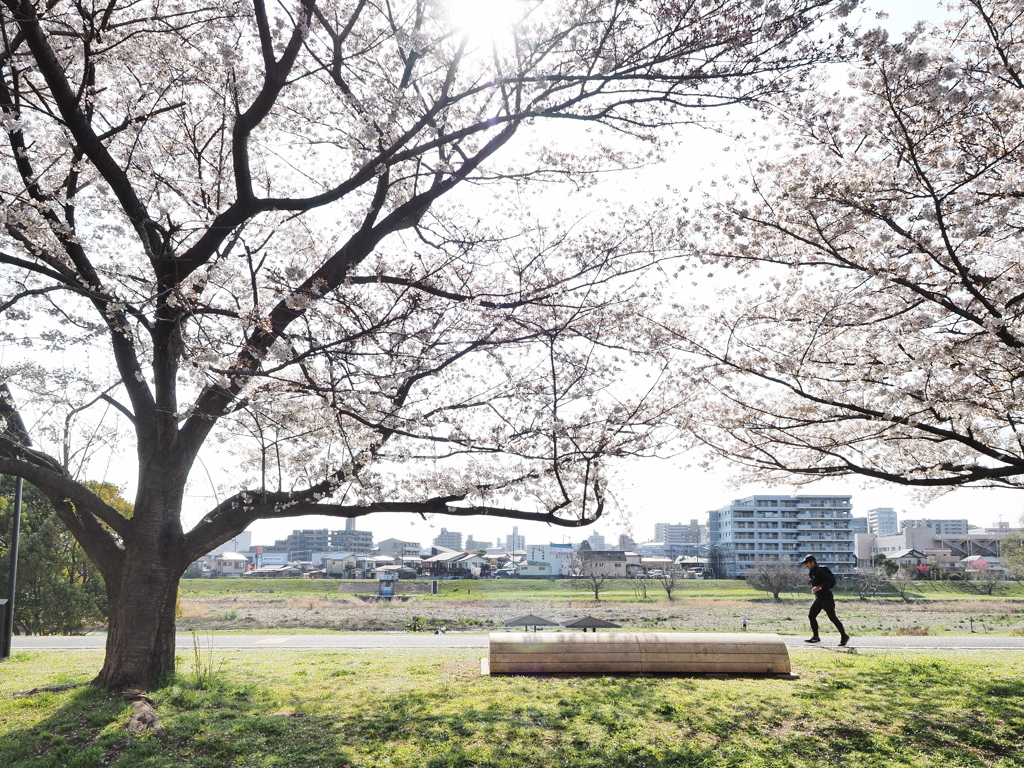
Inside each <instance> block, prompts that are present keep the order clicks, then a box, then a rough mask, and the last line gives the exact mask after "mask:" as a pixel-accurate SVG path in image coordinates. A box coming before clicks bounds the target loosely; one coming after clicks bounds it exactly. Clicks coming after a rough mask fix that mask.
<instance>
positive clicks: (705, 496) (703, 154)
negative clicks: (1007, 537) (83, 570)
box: [195, 0, 1024, 545]
mask: <svg viewBox="0 0 1024 768" xmlns="http://www.w3.org/2000/svg"><path fill="white" fill-rule="evenodd" d="M873 5H874V7H876V8H877V7H879V6H882V7H886V11H887V13H888V15H889V18H888V19H885V20H883V21H881V22H877V23H882V24H884V25H885V26H886V27H888V28H889V29H890V31H891V32H892V33H893V34H894V35H896V34H899V33H901V32H903V31H905V30H907V29H909V28H910V27H912V26H913V24H914V23H915V22H917V21H918V20H921V19H928V20H933V21H934V20H938V19H941V18H942V15H943V12H942V10H941V8H940V3H939V2H937V0H901V2H899V3H892V2H885V3H881V2H875V3H873ZM869 23H876V22H869ZM694 130H695V131H696V130H697V129H694ZM687 144H688V146H690V147H692V148H693V149H696V148H697V147H698V146H699V151H689V152H687V153H686V154H687V155H688V156H689V158H697V157H700V158H704V162H703V163H700V164H699V165H698V164H697V163H689V164H688V165H687V171H688V173H689V174H691V175H692V178H693V179H699V178H707V179H710V178H711V177H713V175H714V174H713V171H711V168H712V167H713V166H715V165H716V163H723V164H729V165H731V164H732V162H733V160H732V159H727V158H725V157H723V156H722V155H721V154H720V151H721V144H720V143H719V142H717V141H716V140H715V139H714V138H712V137H709V136H707V135H706V134H695V135H694V136H693V140H692V144H691V143H690V142H689V141H688V142H687ZM671 166H672V169H671V170H669V169H667V168H666V169H665V170H664V171H663V172H662V174H661V176H662V179H663V182H662V183H663V184H664V186H666V187H667V186H668V185H669V181H671V182H672V183H673V184H675V185H676V186H677V187H678V186H683V184H681V180H680V178H679V176H678V172H679V168H680V166H681V163H680V162H679V158H675V159H674V162H672V163H671ZM652 175H655V176H656V175H657V172H656V171H655V172H653V173H646V174H645V177H646V178H647V179H648V180H649V178H650V177H651V176H652ZM691 461H694V463H695V459H693V458H691V457H681V458H675V459H650V460H644V461H634V462H630V463H624V464H623V465H622V466H621V467H619V468H618V469H617V471H616V472H615V480H616V482H615V483H614V487H613V488H612V492H613V493H614V495H615V497H616V499H617V501H618V502H619V505H620V506H621V507H622V512H621V513H616V514H614V515H613V516H611V517H607V518H605V519H604V520H602V521H600V522H598V523H597V524H596V525H594V526H592V527H590V528H585V529H566V528H557V527H554V526H547V525H542V524H539V523H530V524H527V523H519V522H517V521H512V520H507V521H498V520H495V519H493V518H492V519H483V518H445V517H436V518H434V519H432V520H430V521H423V520H420V519H419V518H413V517H412V516H409V515H371V516H369V517H366V518H361V519H360V520H359V521H358V522H357V527H358V528H359V529H360V530H371V531H373V533H374V537H375V540H378V541H379V540H382V539H385V538H390V537H395V538H401V539H405V540H411V541H418V542H420V543H421V544H424V545H427V544H429V543H430V542H431V540H432V539H433V538H434V537H435V536H436V535H437V534H439V533H440V530H441V528H442V527H444V528H447V529H449V530H455V531H459V532H461V533H463V534H464V535H469V534H472V535H473V537H474V538H476V539H478V540H484V541H497V540H499V539H500V538H502V537H504V536H506V535H509V534H511V533H512V528H513V526H517V527H518V529H519V533H520V534H524V535H525V536H526V538H527V542H528V543H535V544H540V543H547V542H562V541H579V540H580V539H582V538H586V537H587V536H589V535H590V534H591V533H592V532H595V531H596V532H598V533H601V534H603V535H605V537H606V538H607V539H608V540H609V543H611V542H614V541H615V540H616V539H617V537H618V535H619V534H620V533H623V532H626V533H629V534H630V535H632V536H633V538H635V539H636V540H637V541H647V540H651V539H653V538H654V525H655V523H658V522H668V523H679V522H682V523H687V522H689V521H690V520H693V519H696V520H698V521H700V522H702V523H704V522H706V521H707V512H708V510H711V509H717V508H719V507H721V506H723V505H725V504H728V503H729V502H730V501H731V500H732V499H736V498H741V497H743V496H748V495H753V494H758V493H803V494H814V493H817V494H850V495H852V496H853V505H854V514H855V515H859V516H864V515H866V514H867V510H869V509H872V508H874V507H893V508H895V509H896V510H897V513H898V515H899V517H900V518H904V517H908V518H922V517H930V518H966V519H968V520H969V521H970V522H971V523H972V524H975V525H982V526H990V525H994V524H995V523H996V522H997V521H999V520H1004V521H1009V522H1010V523H1011V524H1013V525H1017V524H1019V522H1020V519H1021V515H1022V513H1024V494H1022V493H1021V492H1019V491H1012V490H1002V489H975V488H972V489H960V490H956V491H950V492H947V493H945V494H944V495H942V496H939V497H938V498H934V499H931V500H927V499H923V498H919V497H916V496H915V494H914V491H912V490H911V489H907V488H903V487H901V486H896V485H879V484H875V485H871V486H865V485H864V484H862V483H861V482H860V481H858V480H857V479H842V480H840V479H837V480H828V481H822V482H818V483H815V484H813V485H809V486H803V487H800V488H796V487H792V486H776V487H769V486H767V485H765V484H759V485H745V486H737V485H733V484H732V483H731V472H730V469H729V467H728V466H727V465H725V464H722V465H721V466H718V467H716V468H715V469H714V470H713V471H711V472H704V471H702V470H700V469H696V468H688V464H689V463H690V462H691ZM195 501H196V502H199V504H201V505H202V506H203V507H205V506H206V504H207V503H208V500H205V499H203V500H200V499H198V498H197V499H195ZM198 511H199V510H198V509H197V512H198ZM325 527H326V528H332V529H334V528H342V527H344V526H343V525H342V521H338V520H334V519H331V518H318V517H305V518H296V519H294V520H287V521H273V522H260V523H257V524H255V525H254V526H253V528H252V530H253V543H270V542H272V541H273V540H274V539H277V538H283V537H284V536H285V535H287V534H288V533H289V532H290V531H291V530H292V529H294V528H325Z"/></svg>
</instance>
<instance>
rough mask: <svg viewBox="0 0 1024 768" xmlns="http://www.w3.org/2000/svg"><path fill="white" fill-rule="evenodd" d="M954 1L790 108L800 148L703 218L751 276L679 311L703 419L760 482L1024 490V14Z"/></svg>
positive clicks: (673, 323) (714, 440)
mask: <svg viewBox="0 0 1024 768" xmlns="http://www.w3.org/2000/svg"><path fill="white" fill-rule="evenodd" d="M954 5H955V6H956V7H955V8H953V9H952V16H951V18H950V20H949V22H948V23H947V24H945V25H944V26H940V27H931V26H927V25H919V26H918V27H917V28H916V29H915V30H914V31H912V32H911V33H909V34H908V35H907V36H906V38H905V39H902V40H896V41H892V40H890V39H889V38H888V36H887V35H886V34H885V33H884V32H882V31H880V30H875V31H871V32H868V33H866V34H863V35H861V36H859V37H858V38H857V39H856V47H855V49H856V54H857V55H856V56H855V57H854V61H853V62H852V64H851V73H850V81H849V89H847V90H844V91H841V92H832V89H831V88H828V87H826V86H825V85H824V84H819V85H817V86H814V85H811V86H809V87H806V88H800V89H797V90H795V91H792V92H791V93H790V95H789V96H788V97H787V98H782V99H780V100H779V101H778V102H777V104H776V105H775V108H774V109H773V110H772V112H773V116H774V117H775V118H776V119H777V120H778V121H779V123H781V125H782V126H783V128H784V129H785V130H786V132H787V133H788V135H789V136H790V137H791V143H790V144H789V146H788V147H776V157H777V159H773V160H771V161H766V162H763V163H761V164H759V165H758V166H757V167H756V168H755V169H754V172H753V173H752V175H751V178H750V179H749V184H741V185H739V186H737V187H736V188H735V189H734V190H733V196H732V197H729V196H728V195H726V196H725V197H724V198H723V199H721V200H719V201H718V204H717V205H716V206H714V207H713V209H712V211H711V212H710V213H709V214H708V215H707V216H706V217H704V218H703V219H702V220H701V221H700V222H699V223H696V224H695V225H694V226H693V228H691V230H690V232H691V234H692V235H693V236H694V237H695V238H698V239H700V240H701V242H702V244H703V247H704V254H705V256H704V258H705V264H704V267H705V268H706V267H707V264H712V265H714V266H715V267H716V268H721V269H722V270H723V274H727V275H731V276H734V278H735V279H734V280H733V281H732V284H731V285H730V287H729V289H728V291H727V292H726V293H724V294H723V295H721V296H719V297H718V300H717V303H716V304H715V305H713V306H712V305H709V306H707V307H704V308H702V309H701V308H698V309H695V310H693V311H692V312H683V313H680V315H679V316H676V317H673V318H669V319H668V320H667V321H666V326H667V327H670V328H671V330H672V332H673V333H674V335H675V337H676V338H677V340H678V342H679V347H680V349H682V350H685V353H686V355H689V357H687V360H688V366H689V368H688V370H687V372H686V375H687V376H688V377H690V378H689V382H690V385H689V386H691V387H693V385H694V383H696V387H695V388H694V389H692V390H691V391H693V392H694V393H695V394H694V397H696V398H699V399H701V401H702V402H703V404H704V405H705V410H703V411H701V416H702V418H704V416H705V414H707V417H706V418H704V420H703V421H701V422H698V421H696V420H690V421H688V422H687V427H688V428H689V429H690V431H691V433H692V434H693V435H694V436H695V437H696V438H697V440H698V441H699V442H701V443H703V444H704V445H705V446H708V447H710V448H711V449H712V451H713V452H715V453H717V454H719V455H721V456H726V457H729V458H730V459H732V460H734V461H737V462H739V463H740V464H742V465H745V466H746V467H748V468H749V469H750V470H751V472H752V473H753V474H754V475H756V476H759V477H762V478H763V477H766V476H774V477H776V478H779V479H787V480H789V481H792V480H793V479H794V478H796V479H797V480H798V481H799V480H800V479H802V480H806V481H810V480H814V479H816V478H821V477H827V476H837V475H850V474H858V475H863V476H867V477H870V478H876V479H880V480H886V481H891V482H896V483H901V484H906V485H911V486H917V487H921V488H944V487H953V486H962V485H968V484H970V485H974V486H1004V487H1014V488H1017V487H1022V486H1024V433H1022V424H1024V398H1022V396H1021V381H1022V376H1024V357H1022V350H1024V229H1022V226H1021V223H1022V221H1024V195H1022V194H1021V189H1020V183H1019V179H1020V176H1021V173H1022V171H1024V121H1022V120H1021V111H1022V105H1024V74H1022V73H1024V15H1022V12H1021V9H1020V6H1019V4H1018V3H1013V2H1006V1H1004V0H984V1H983V0H971V1H970V2H968V1H966V0H965V1H964V2H960V3H958V4H954Z"/></svg>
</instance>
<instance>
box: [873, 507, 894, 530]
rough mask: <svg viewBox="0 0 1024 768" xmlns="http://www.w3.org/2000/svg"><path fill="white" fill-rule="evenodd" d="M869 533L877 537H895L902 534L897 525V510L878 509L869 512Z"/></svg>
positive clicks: (889, 508)
mask: <svg viewBox="0 0 1024 768" xmlns="http://www.w3.org/2000/svg"><path fill="white" fill-rule="evenodd" d="M868 532H869V533H873V534H875V536H895V535H896V534H897V533H899V532H900V527H899V525H898V524H897V523H896V510H895V509H893V508H892V507H876V508H875V509H869V510H868Z"/></svg>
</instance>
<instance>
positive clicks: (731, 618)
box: [178, 594, 1024, 635]
mask: <svg viewBox="0 0 1024 768" xmlns="http://www.w3.org/2000/svg"><path fill="white" fill-rule="evenodd" d="M809 605H810V601H809V600H807V599H804V598H784V599H783V600H782V601H780V602H777V601H774V600H771V599H766V598H765V599H751V600H721V599H700V598H691V599H677V600H672V601H669V600H651V601H648V602H630V603H619V602H609V601H601V602H594V601H592V600H571V601H569V600H561V601H556V600H549V601H538V600H523V601H519V600H479V601H470V600H438V599H424V598H410V599H408V600H405V601H398V600H396V601H379V602H364V601H363V600H360V599H358V598H356V597H353V596H349V595H343V594H339V595H337V596H330V597H319V596H318V597H310V596H300V597H275V596H273V595H267V594H252V595H250V594H243V595H224V596H218V597H205V598H189V599H184V600H182V609H183V612H184V615H183V617H182V618H181V619H179V621H178V627H179V629H181V630H185V631H189V630H210V629H236V630H237V629H241V630H244V629H248V630H261V629H318V630H335V631H344V632H352V631H357V632H358V631H378V632H380V631H403V630H412V631H432V630H433V629H434V628H435V627H440V626H446V627H447V628H448V630H449V631H486V630H490V629H493V628H496V627H501V626H504V623H505V622H506V621H508V620H510V619H514V618H516V617H519V616H524V615H526V614H534V615H537V616H542V617H544V618H547V619H551V620H552V621H559V622H561V621H565V620H570V619H576V618H581V617H583V616H595V617H598V618H602V619H607V620H609V621H613V622H615V623H617V624H620V625H621V626H622V628H623V629H628V630H647V631H656V630H665V631H687V632H706V631H721V632H735V631H740V630H742V629H743V622H744V621H746V629H747V630H748V631H751V632H778V633H781V634H803V633H804V632H806V631H807V608H808V607H809ZM838 613H839V617H840V618H841V619H842V620H843V622H844V623H845V624H846V627H847V631H849V632H850V633H851V634H859V635H896V634H905V635H940V634H946V633H954V634H966V633H970V632H972V631H973V632H981V633H992V632H998V633H1012V634H1024V601H1020V600H998V599H997V600H984V601H980V600H928V601H920V602H913V603H904V602H902V601H900V600H893V599H871V600H866V601H865V600H859V599H857V598H856V597H839V600H838ZM822 620H823V621H824V624H823V625H822V628H823V630H825V631H829V630H830V629H831V627H830V626H829V625H828V622H827V621H825V620H824V619H822Z"/></svg>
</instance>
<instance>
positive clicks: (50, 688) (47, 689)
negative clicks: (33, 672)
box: [11, 683, 91, 699]
mask: <svg viewBox="0 0 1024 768" xmlns="http://www.w3.org/2000/svg"><path fill="white" fill-rule="evenodd" d="M87 685H91V683H64V684H63V685H44V686H43V687H42V688H33V689H32V690H31V691H17V692H16V693H12V694H11V698H12V699H24V698H27V697H29V696H36V695H38V694H40V693H60V692H61V691H70V690H71V689H73V688H84V687H85V686H87Z"/></svg>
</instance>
